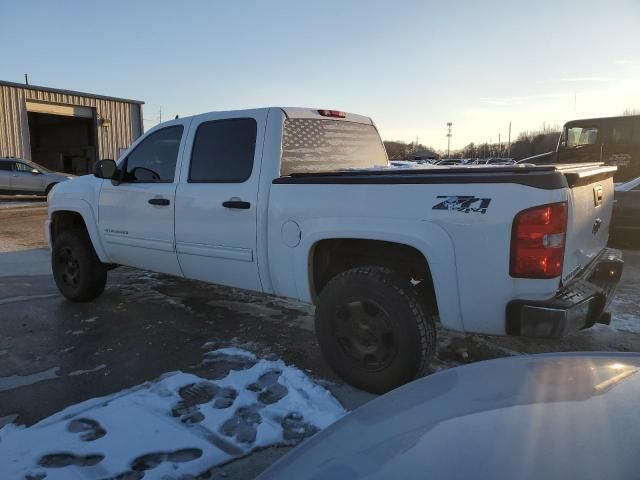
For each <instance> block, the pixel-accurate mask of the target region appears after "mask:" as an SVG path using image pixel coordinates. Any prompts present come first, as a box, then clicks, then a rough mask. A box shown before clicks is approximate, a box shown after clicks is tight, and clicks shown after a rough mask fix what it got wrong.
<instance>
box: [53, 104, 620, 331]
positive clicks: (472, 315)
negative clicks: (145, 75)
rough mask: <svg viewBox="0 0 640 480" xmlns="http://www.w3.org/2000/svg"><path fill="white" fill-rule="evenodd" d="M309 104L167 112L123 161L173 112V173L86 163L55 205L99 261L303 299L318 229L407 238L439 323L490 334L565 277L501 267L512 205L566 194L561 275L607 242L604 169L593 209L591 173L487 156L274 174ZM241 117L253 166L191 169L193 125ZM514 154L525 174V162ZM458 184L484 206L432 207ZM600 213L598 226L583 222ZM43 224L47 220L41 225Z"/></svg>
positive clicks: (335, 235)
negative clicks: (132, 174)
mask: <svg viewBox="0 0 640 480" xmlns="http://www.w3.org/2000/svg"><path fill="white" fill-rule="evenodd" d="M317 112H318V111H317V110H312V109H301V108H270V109H254V110H245V111H235V112H212V113H207V114H204V115H198V116H194V117H189V118H185V119H179V120H174V121H171V122H167V123H165V124H162V125H160V126H158V127H156V128H154V129H152V130H151V131H150V132H148V133H147V134H146V135H145V136H143V137H142V138H141V139H139V140H138V141H137V142H136V144H134V145H133V146H132V148H131V149H129V150H128V151H127V152H126V153H125V154H124V155H123V158H121V159H120V161H119V165H120V166H122V164H123V161H124V159H125V158H126V157H127V155H129V154H130V153H131V152H132V151H133V150H134V149H135V148H136V146H137V145H138V144H139V143H141V142H143V141H144V140H145V138H148V136H149V135H150V134H152V133H153V132H154V131H157V130H159V129H162V128H166V127H168V126H171V125H182V126H183V127H184V133H183V136H182V141H181V144H180V148H179V153H178V158H177V162H176V173H175V177H174V180H173V182H168V183H126V182H123V183H120V184H117V185H116V184H114V182H112V181H111V180H101V179H97V178H95V177H93V176H89V177H84V178H82V179H78V180H76V181H73V182H66V183H65V184H61V185H60V186H58V187H57V188H56V189H54V194H52V195H51V196H50V199H49V200H50V201H49V215H50V219H51V218H52V216H53V215H54V214H55V213H56V212H61V211H72V212H77V213H80V214H81V215H82V217H83V219H84V222H85V224H86V225H87V229H88V231H89V234H90V238H91V240H92V243H93V245H94V247H95V249H96V252H97V254H98V257H99V258H100V260H101V261H102V262H105V263H117V264H123V265H130V266H135V267H140V268H146V269H150V270H154V271H158V272H164V273H168V274H172V275H177V276H184V277H187V278H192V279H198V280H204V281H208V282H212V283H219V284H222V285H228V286H233V287H238V288H245V289H249V290H255V291H260V292H265V293H269V294H274V295H279V296H284V297H290V298H295V299H299V300H302V301H305V302H312V301H314V297H315V293H314V292H313V290H312V289H313V281H312V275H311V271H310V270H311V256H312V255H313V251H314V250H313V249H314V246H315V245H317V243H318V242H320V241H322V240H326V239H349V238H351V239H368V240H383V241H387V242H394V243H398V244H402V245H408V246H411V247H413V248H415V249H417V250H418V251H419V252H420V253H422V255H423V256H424V258H425V259H426V260H427V262H428V265H429V269H430V271H431V274H432V277H433V286H434V290H435V294H436V299H437V307H438V311H439V317H440V321H441V322H442V324H443V325H444V326H445V327H447V328H450V329H454V330H459V331H468V332H481V333H487V334H504V333H505V332H506V329H505V309H506V305H507V304H508V303H509V302H510V301H511V300H514V299H517V298H527V299H531V300H544V299H548V298H550V297H553V296H554V294H555V293H556V292H557V291H558V289H559V288H560V287H561V282H562V278H561V277H556V278H552V279H526V278H512V277H511V276H510V275H509V262H510V242H511V229H512V224H513V220H514V217H515V215H516V214H517V213H518V212H520V211H522V210H524V209H527V208H531V207H534V206H538V205H544V204H549V203H555V202H563V201H567V202H568V204H569V223H568V234H567V242H566V255H565V259H564V273H563V275H566V274H567V273H569V270H571V271H572V274H575V273H577V271H578V270H579V269H582V268H584V267H585V266H586V264H587V263H588V261H589V259H590V258H593V257H595V255H597V254H598V253H599V252H600V251H601V250H602V249H603V248H604V246H605V245H606V240H607V235H608V224H609V221H610V216H611V208H612V200H613V184H612V181H611V178H608V179H606V180H603V181H602V182H600V184H601V185H602V191H603V198H604V200H603V203H602V205H600V206H599V207H597V208H595V209H594V206H593V186H592V185H591V184H590V183H588V182H587V183H586V184H585V185H584V186H581V187H578V188H577V189H573V190H572V189H570V188H568V187H567V186H566V185H565V186H558V187H557V188H556V187H554V188H537V187H535V186H529V185H523V184H520V183H517V181H514V182H513V183H510V182H503V181H500V182H498V183H492V181H491V180H487V178H489V174H490V173H491V172H501V170H500V169H494V168H495V167H474V168H473V169H466V170H465V169H464V168H462V169H460V168H457V169H454V170H455V175H454V174H451V175H448V176H446V177H443V178H444V180H441V181H440V180H439V181H433V182H419V181H415V182H413V181H412V180H410V181H405V182H404V183H403V182H400V183H396V182H395V180H394V179H390V180H389V181H388V182H384V181H382V182H379V181H372V182H370V183H369V182H366V181H365V182H361V183H359V184H358V183H357V182H355V183H354V182H351V181H350V180H348V181H346V182H343V183H340V182H337V183H333V182H330V181H328V182H324V183H323V182H320V183H314V182H310V183H305V182H304V181H302V182H300V183H296V182H292V183H291V184H287V182H284V183H278V182H277V181H275V182H274V180H276V179H279V177H280V160H281V156H282V136H283V123H284V122H285V120H286V119H287V118H304V119H307V118H308V119H319V120H321V119H324V118H325V117H322V116H320V115H319V114H318V113H317ZM238 118H252V119H254V120H255V121H256V123H257V135H256V148H255V155H254V159H253V169H252V171H251V174H250V176H249V177H248V178H247V180H246V181H244V182H238V183H223V182H219V183H211V182H210V183H190V182H189V171H190V161H191V158H192V147H193V144H194V138H195V135H196V132H197V129H198V127H199V126H200V125H201V124H203V123H207V122H212V121H217V120H223V119H238ZM331 120H339V121H345V122H356V123H362V124H365V125H373V122H372V121H371V119H369V118H368V117H363V116H360V115H353V114H347V115H346V118H344V119H333V118H332V119H331ZM434 168H436V169H438V171H440V172H445V173H446V172H449V171H451V172H453V171H454V170H450V169H447V168H439V167H434ZM519 168H521V171H522V173H523V174H524V173H526V172H527V171H528V170H526V169H527V168H529V167H526V166H522V167H519ZM547 170H548V169H547ZM540 171H542V170H540ZM425 172H428V170H425ZM467 172H469V175H471V174H473V175H474V176H476V177H482V176H484V180H483V179H481V180H480V181H478V182H474V181H464V182H463V181H461V179H462V178H463V177H464V176H465V175H467ZM410 173H411V172H409V173H408V175H409V174H410ZM458 179H460V180H458ZM405 180H406V179H405ZM157 197H162V198H164V199H168V200H169V201H170V204H169V205H166V206H158V205H149V204H148V202H147V200H148V199H151V198H157ZM457 197H465V198H474V199H477V200H484V201H486V205H485V207H486V208H483V209H480V210H481V211H478V210H473V209H471V210H468V211H464V209H462V210H460V209H455V208H448V207H447V208H440V207H439V206H441V205H443V204H444V205H445V207H446V205H447V201H448V199H450V198H457ZM226 201H243V202H247V203H248V204H250V206H249V207H248V208H246V209H235V208H233V209H229V208H225V207H223V206H222V203H223V202H226ZM590 201H591V202H592V203H591V204H589V202H590ZM596 217H598V218H600V220H601V228H600V230H599V231H598V232H596V234H592V232H591V230H592V228H593V223H594V219H595V218H596ZM49 226H50V221H49V222H48V224H47V230H48V231H47V234H48V235H49V234H50V232H49ZM567 280H568V278H567Z"/></svg>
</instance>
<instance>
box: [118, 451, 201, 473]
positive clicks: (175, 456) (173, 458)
mask: <svg viewBox="0 0 640 480" xmlns="http://www.w3.org/2000/svg"><path fill="white" fill-rule="evenodd" d="M201 456H202V450H200V449H199V448H184V449H182V450H175V451H173V452H156V453H147V454H145V455H141V456H139V457H137V458H135V459H134V460H133V462H131V469H132V470H133V471H136V472H142V471H145V470H151V469H152V468H156V467H157V466H158V465H160V464H161V463H163V462H171V463H185V462H190V461H192V460H195V459H197V458H200V457H201ZM127 473H129V472H127ZM124 478H127V477H124Z"/></svg>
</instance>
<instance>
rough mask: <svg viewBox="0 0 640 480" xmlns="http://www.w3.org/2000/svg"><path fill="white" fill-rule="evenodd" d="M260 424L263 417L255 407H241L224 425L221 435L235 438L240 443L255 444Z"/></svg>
mask: <svg viewBox="0 0 640 480" xmlns="http://www.w3.org/2000/svg"><path fill="white" fill-rule="evenodd" d="M260 423H262V417H261V416H260V413H258V409H257V408H256V406H255V405H251V406H249V407H240V408H238V409H237V410H236V412H235V413H234V414H233V417H231V418H230V419H228V420H227V421H225V422H224V423H223V424H222V426H221V427H220V433H222V434H223V435H225V436H227V437H235V439H236V441H237V442H240V443H253V442H255V441H256V435H257V434H258V430H257V425H259V424H260Z"/></svg>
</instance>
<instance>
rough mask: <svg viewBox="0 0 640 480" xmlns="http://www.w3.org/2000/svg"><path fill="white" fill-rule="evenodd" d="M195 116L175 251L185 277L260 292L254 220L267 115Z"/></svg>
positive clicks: (179, 204) (178, 202)
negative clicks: (235, 116) (239, 116)
mask: <svg viewBox="0 0 640 480" xmlns="http://www.w3.org/2000/svg"><path fill="white" fill-rule="evenodd" d="M231 115H233V114H215V113H212V114H210V115H206V116H202V117H198V120H197V123H196V120H194V122H193V123H192V125H191V128H190V131H189V135H188V137H189V138H188V140H187V148H186V149H185V154H184V158H185V160H184V165H183V167H182V176H181V181H180V184H179V185H178V190H177V194H176V250H177V253H178V259H179V261H180V265H181V267H182V271H183V272H184V275H185V277H188V278H193V279H197V280H204V281H207V282H211V283H218V284H222V285H229V286H233V287H239V288H246V289H250V290H257V291H261V290H262V285H261V282H260V278H259V276H258V258H257V240H256V232H257V227H256V221H257V211H258V205H257V199H258V180H259V178H260V162H261V157H262V148H261V146H262V139H263V138H264V125H265V122H266V113H265V112H260V111H256V113H255V115H251V114H249V115H246V116H245V117H244V118H232V117H231Z"/></svg>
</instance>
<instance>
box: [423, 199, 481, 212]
mask: <svg viewBox="0 0 640 480" xmlns="http://www.w3.org/2000/svg"><path fill="white" fill-rule="evenodd" d="M436 198H444V199H445V200H444V201H442V202H440V203H438V204H436V205H434V206H433V208H432V210H449V211H456V212H462V213H471V212H473V213H487V209H488V208H489V204H490V203H491V199H490V198H478V197H474V196H473V195H438V196H437V197H436Z"/></svg>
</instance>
